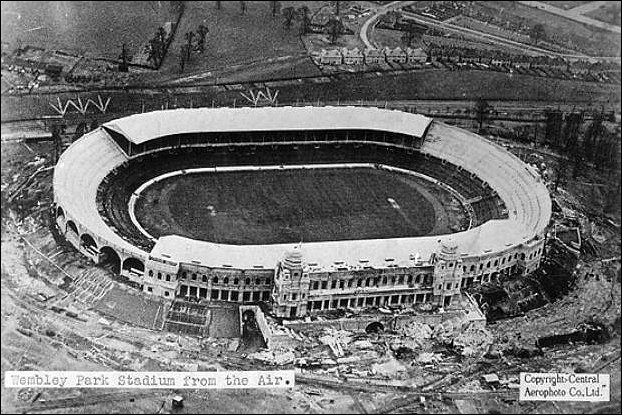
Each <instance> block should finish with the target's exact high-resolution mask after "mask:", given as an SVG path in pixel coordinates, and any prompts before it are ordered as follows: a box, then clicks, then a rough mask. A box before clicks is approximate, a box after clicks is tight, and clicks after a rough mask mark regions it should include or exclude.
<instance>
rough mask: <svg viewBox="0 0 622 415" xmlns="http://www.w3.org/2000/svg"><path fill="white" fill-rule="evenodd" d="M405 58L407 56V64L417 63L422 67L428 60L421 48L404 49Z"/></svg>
mask: <svg viewBox="0 0 622 415" xmlns="http://www.w3.org/2000/svg"><path fill="white" fill-rule="evenodd" d="M406 56H408V63H418V64H421V65H423V64H424V63H425V62H426V61H427V60H428V54H427V53H425V51H424V50H423V49H421V48H416V49H412V48H408V49H406Z"/></svg>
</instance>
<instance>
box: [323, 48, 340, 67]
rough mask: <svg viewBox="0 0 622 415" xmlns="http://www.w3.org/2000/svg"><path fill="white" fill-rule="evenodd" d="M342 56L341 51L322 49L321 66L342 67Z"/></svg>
mask: <svg viewBox="0 0 622 415" xmlns="http://www.w3.org/2000/svg"><path fill="white" fill-rule="evenodd" d="M341 62H342V56H341V52H339V49H330V50H326V49H322V51H321V52H320V64H322V65H341Z"/></svg>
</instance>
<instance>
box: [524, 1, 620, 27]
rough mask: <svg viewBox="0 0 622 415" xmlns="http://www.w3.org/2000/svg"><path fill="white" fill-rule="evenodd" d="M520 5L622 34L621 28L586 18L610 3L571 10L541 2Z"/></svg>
mask: <svg viewBox="0 0 622 415" xmlns="http://www.w3.org/2000/svg"><path fill="white" fill-rule="evenodd" d="M519 3H521V4H524V5H525V6H529V7H535V8H536V9H540V10H544V11H547V12H549V13H552V14H556V15H558V16H563V17H565V18H567V19H571V20H574V21H575V22H579V23H583V24H586V25H589V26H594V27H598V28H599V29H603V30H608V31H610V32H614V33H621V32H622V28H621V27H620V26H616V25H612V24H609V23H605V22H601V21H600V20H596V19H592V18H591V17H587V16H585V13H589V12H591V11H592V10H596V9H598V8H599V7H600V6H602V5H603V4H606V3H610V2H608V1H593V2H590V3H587V4H584V5H582V6H578V7H573V8H572V9H569V10H564V9H560V8H558V7H555V6H552V5H550V4H547V3H543V2H541V1H519Z"/></svg>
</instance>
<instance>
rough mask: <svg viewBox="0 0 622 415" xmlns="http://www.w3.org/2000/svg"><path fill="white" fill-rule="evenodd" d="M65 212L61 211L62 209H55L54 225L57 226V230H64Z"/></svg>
mask: <svg viewBox="0 0 622 415" xmlns="http://www.w3.org/2000/svg"><path fill="white" fill-rule="evenodd" d="M65 220H66V218H65V211H64V210H63V208H62V207H60V206H59V207H58V208H56V225H57V226H58V229H60V230H61V232H62V230H63V229H65Z"/></svg>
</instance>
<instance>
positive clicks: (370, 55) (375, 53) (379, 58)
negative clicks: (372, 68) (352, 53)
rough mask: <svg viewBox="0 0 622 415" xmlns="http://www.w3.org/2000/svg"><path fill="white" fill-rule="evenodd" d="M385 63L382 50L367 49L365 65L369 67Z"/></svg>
mask: <svg viewBox="0 0 622 415" xmlns="http://www.w3.org/2000/svg"><path fill="white" fill-rule="evenodd" d="M384 61H385V60H384V53H383V51H382V50H379V49H371V48H367V49H365V63H366V64H367V65H371V64H374V63H383V62H384Z"/></svg>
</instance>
